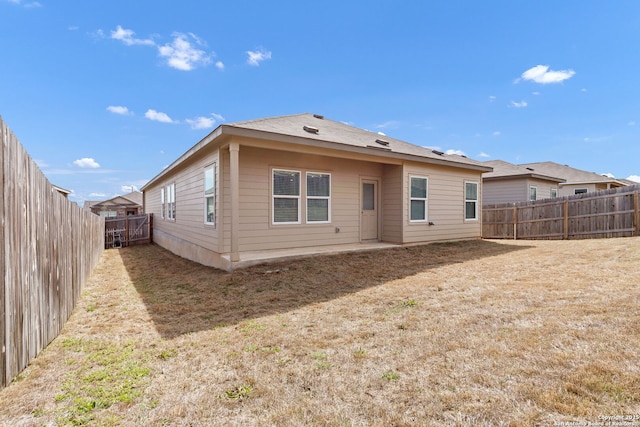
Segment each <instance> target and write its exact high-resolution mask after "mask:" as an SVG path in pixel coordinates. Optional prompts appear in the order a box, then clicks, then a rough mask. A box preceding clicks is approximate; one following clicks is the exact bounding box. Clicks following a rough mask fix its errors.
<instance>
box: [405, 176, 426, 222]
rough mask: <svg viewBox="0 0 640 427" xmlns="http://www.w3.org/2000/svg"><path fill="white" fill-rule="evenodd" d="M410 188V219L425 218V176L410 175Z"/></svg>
mask: <svg viewBox="0 0 640 427" xmlns="http://www.w3.org/2000/svg"><path fill="white" fill-rule="evenodd" d="M409 181H410V185H411V189H410V197H409V199H410V200H409V204H410V210H411V212H410V217H409V218H410V221H412V222H414V221H415V222H418V221H426V220H427V178H424V177H417V176H412V177H410V178H409Z"/></svg>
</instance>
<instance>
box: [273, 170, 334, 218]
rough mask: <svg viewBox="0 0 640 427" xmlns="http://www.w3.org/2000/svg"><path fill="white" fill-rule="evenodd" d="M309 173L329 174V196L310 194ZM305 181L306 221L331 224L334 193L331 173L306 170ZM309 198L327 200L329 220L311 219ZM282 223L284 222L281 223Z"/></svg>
mask: <svg viewBox="0 0 640 427" xmlns="http://www.w3.org/2000/svg"><path fill="white" fill-rule="evenodd" d="M309 174H315V175H329V196H309V195H308V192H309V189H308V186H307V177H308V176H309ZM304 178H305V179H304V183H305V196H306V200H305V205H304V207H305V210H306V222H307V224H331V193H332V188H331V174H330V173H328V172H315V171H307V172H305V176H304ZM308 200H327V201H328V203H327V209H328V212H327V218H328V220H327V221H310V220H309V203H307V201H308ZM299 208H300V206H298V209H299ZM279 224H282V223H279Z"/></svg>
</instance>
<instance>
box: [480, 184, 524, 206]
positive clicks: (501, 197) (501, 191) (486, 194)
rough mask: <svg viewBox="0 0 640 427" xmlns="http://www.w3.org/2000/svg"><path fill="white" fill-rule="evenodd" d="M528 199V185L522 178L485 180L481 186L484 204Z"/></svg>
mask: <svg viewBox="0 0 640 427" xmlns="http://www.w3.org/2000/svg"><path fill="white" fill-rule="evenodd" d="M527 200H529V185H528V182H527V180H524V179H503V180H499V181H485V182H484V183H483V186H482V202H483V203H484V204H494V203H512V202H524V201H527Z"/></svg>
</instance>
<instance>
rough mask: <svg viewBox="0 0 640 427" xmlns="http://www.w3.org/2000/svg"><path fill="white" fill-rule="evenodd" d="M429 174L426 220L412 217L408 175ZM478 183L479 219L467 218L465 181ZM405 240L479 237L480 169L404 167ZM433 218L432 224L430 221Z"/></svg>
mask: <svg viewBox="0 0 640 427" xmlns="http://www.w3.org/2000/svg"><path fill="white" fill-rule="evenodd" d="M414 175H419V176H426V177H427V178H428V182H427V191H428V193H427V222H419V223H416V222H410V221H409V218H410V217H409V196H410V194H409V192H410V188H409V177H410V176H414ZM466 182H475V183H477V184H478V205H477V209H478V219H476V220H465V218H464V213H465V210H464V208H465V199H464V197H465V194H464V190H465V183H466ZM403 185H404V188H403V191H402V194H404V198H403V207H402V215H403V224H404V233H403V243H420V242H433V241H441V240H460V239H471V238H479V237H480V235H481V232H482V229H481V215H482V175H481V172H480V171H477V172H476V171H471V170H463V169H458V168H452V167H447V166H436V165H432V166H427V165H421V164H417V163H409V164H406V165H405V167H404V183H403ZM429 222H433V225H429Z"/></svg>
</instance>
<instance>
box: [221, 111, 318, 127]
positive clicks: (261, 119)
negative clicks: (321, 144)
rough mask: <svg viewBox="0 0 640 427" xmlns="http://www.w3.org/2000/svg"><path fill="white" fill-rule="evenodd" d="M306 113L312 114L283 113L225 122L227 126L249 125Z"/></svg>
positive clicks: (301, 114)
mask: <svg viewBox="0 0 640 427" xmlns="http://www.w3.org/2000/svg"><path fill="white" fill-rule="evenodd" d="M306 115H311V114H310V113H296V114H283V115H281V116H272V117H261V118H259V119H251V120H243V121H240V122H233V123H225V124H226V125H227V126H244V125H248V124H251V123H260V122H264V121H267V120H274V119H284V118H287V117H297V116H306Z"/></svg>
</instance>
